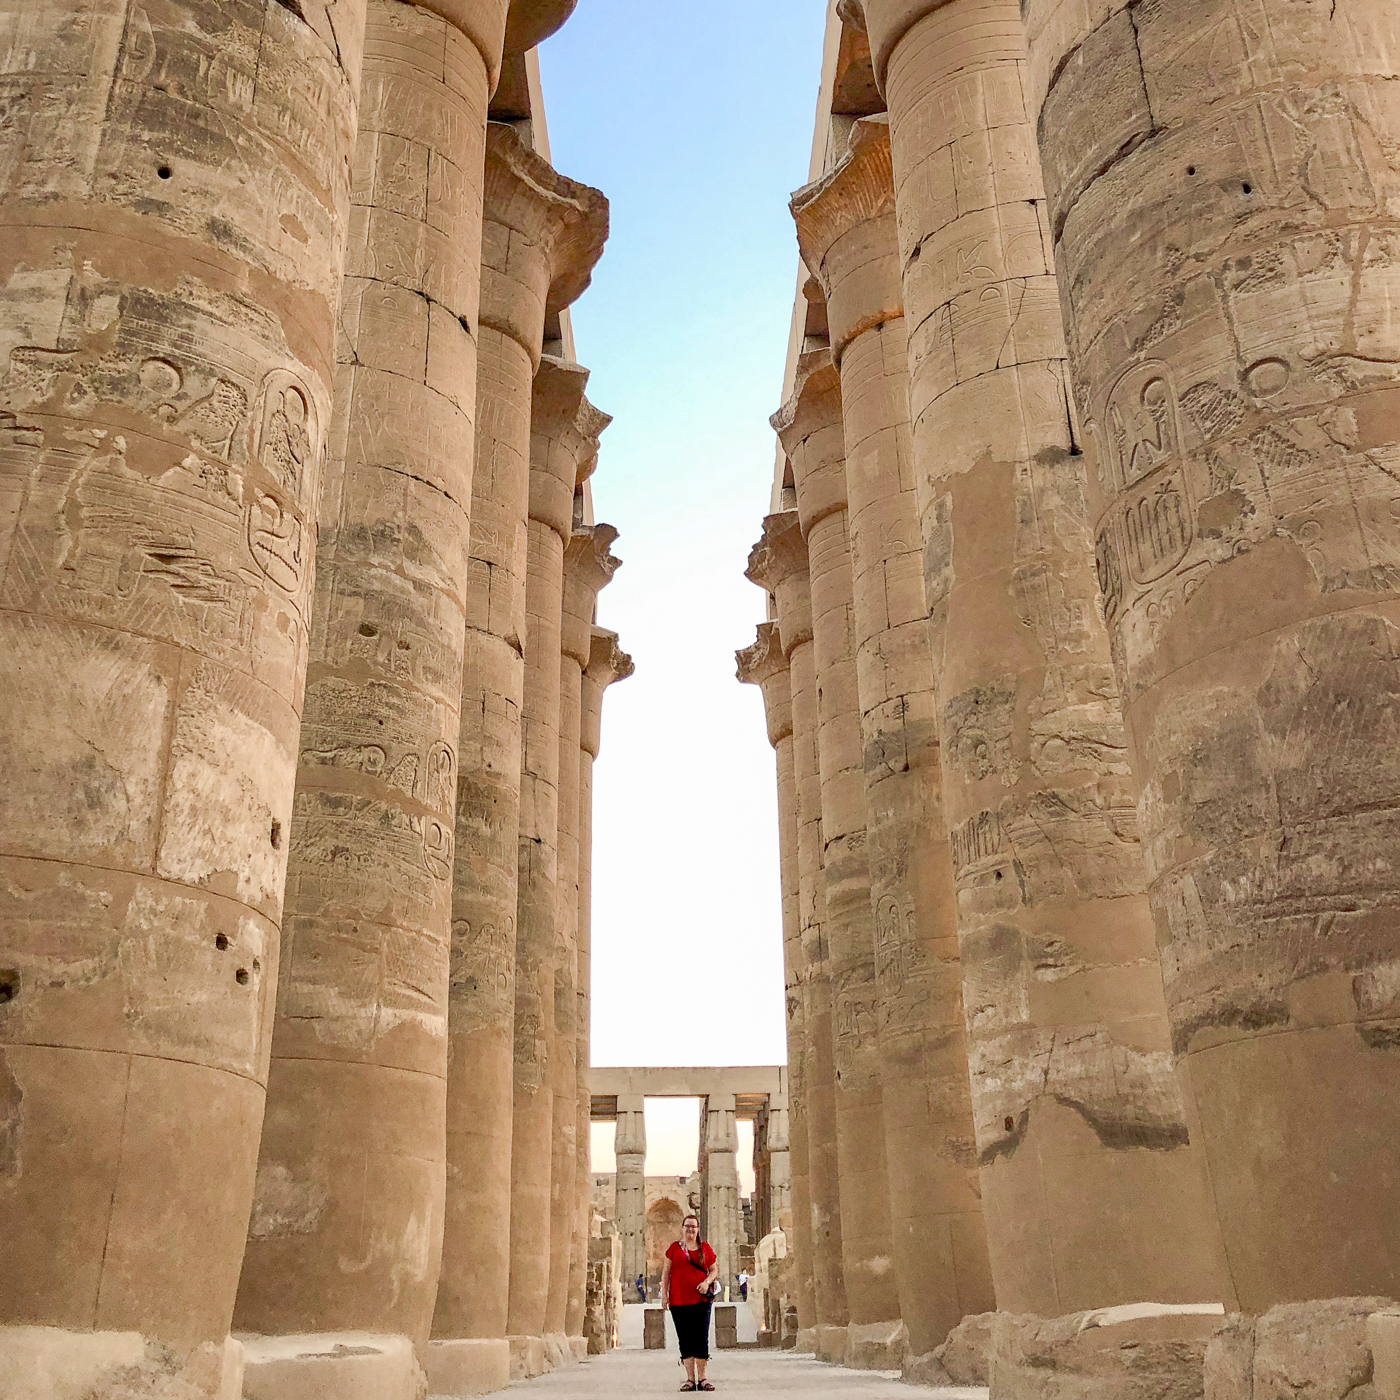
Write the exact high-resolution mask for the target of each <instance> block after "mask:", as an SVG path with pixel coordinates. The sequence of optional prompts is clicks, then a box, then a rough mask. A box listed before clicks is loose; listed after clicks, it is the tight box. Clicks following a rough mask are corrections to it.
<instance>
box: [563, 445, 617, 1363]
mask: <svg viewBox="0 0 1400 1400" xmlns="http://www.w3.org/2000/svg"><path fill="white" fill-rule="evenodd" d="M595 440H596V439H595ZM595 456H596V454H595ZM592 460H593V459H592V458H586V457H581V458H580V460H579V463H578V468H577V472H576V480H578V481H581V480H583V478H584V477H586V476H587V475H588V474H589V472H590V471H591V469H592ZM572 506H573V500H572V498H571V499H570V508H571V513H572ZM616 538H617V531H616V530H614V529H613V527H612V526H611V525H587V526H584V527H582V528H581V529H575V530H573V531H572V533H571V535H570V538H569V542H568V545H567V547H566V549H565V551H564V612H563V630H562V634H561V635H562V647H561V654H560V660H559V875H558V882H557V886H556V889H557V904H556V912H555V919H556V923H557V926H558V929H559V931H560V944H561V947H562V952H561V961H562V963H563V965H564V966H565V967H567V969H568V971H569V979H568V991H569V993H570V994H571V1000H572V1007H571V1013H570V1022H571V1037H572V1044H573V1055H572V1057H571V1060H572V1063H573V1066H574V1084H573V1087H572V1092H571V1093H569V1094H568V1095H562V1094H561V1091H560V1089H559V1088H558V1087H557V1086H556V1090H555V1092H556V1094H560V1095H561V1102H562V1101H563V1100H564V1099H567V1102H568V1103H569V1104H570V1106H571V1107H572V1110H573V1114H574V1135H573V1147H572V1153H571V1155H570V1156H569V1157H568V1158H567V1160H565V1159H563V1158H560V1159H557V1169H558V1177H557V1185H558V1187H559V1190H560V1191H562V1192H565V1193H567V1196H568V1198H569V1219H570V1226H569V1230H568V1233H567V1234H562V1233H561V1235H560V1236H559V1238H558V1240H556V1241H555V1246H556V1247H555V1252H554V1259H553V1261H552V1263H551V1274H550V1296H551V1304H552V1303H553V1294H554V1288H555V1277H554V1273H553V1270H555V1269H558V1270H560V1271H561V1273H562V1280H561V1283H562V1287H563V1289H564V1327H563V1330H564V1334H565V1335H566V1336H568V1337H570V1338H574V1337H580V1338H581V1337H582V1336H583V1314H584V1282H585V1280H584V1272H585V1268H586V1266H587V1263H588V1223H589V1217H590V1215H591V1212H592V1194H591V1192H590V1191H589V1189H588V1137H589V1122H590V1115H589V1104H590V1097H589V1088H588V967H587V961H588V959H587V954H586V951H585V950H582V949H581V948H580V946H579V939H578V931H579V918H578V903H579V817H580V811H579V807H580V796H579V793H580V769H581V766H582V761H583V751H582V749H581V748H580V744H581V743H582V739H583V672H584V668H585V667H587V665H588V662H589V659H590V656H591V653H592V649H593V617H594V614H595V612H596V611H597V603H598V594H599V592H600V590H601V589H603V588H604V587H605V586H606V585H607V583H608V582H609V581H610V580H611V579H612V576H613V574H614V573H616V571H617V568H618V566H619V564H620V563H621V560H619V559H616V558H614V557H613V555H612V553H611V546H612V543H613V541H614V540H615V539H616ZM562 984H563V981H562V979H560V980H557V981H556V983H555V987H556V991H555V1001H556V1007H557V1004H558V999H559V996H560V991H559V988H560V987H561V986H562ZM555 1024H556V1028H559V1027H560V1026H561V1023H560V1022H559V1020H558V1018H557V1017H556V1021H555ZM559 1033H560V1034H563V1031H562V1028H561V1029H560V1030H559ZM559 1143H560V1139H559V1137H558V1136H557V1135H556V1137H555V1146H556V1148H557V1147H558V1146H559ZM555 1204H556V1205H557V1198H556V1202H555ZM555 1218H556V1219H557V1218H558V1217H557V1215H556V1217H555ZM551 1228H552V1227H551ZM561 1242H562V1243H563V1245H564V1249H565V1254H564V1257H563V1258H562V1259H561V1257H560V1252H559V1249H558V1247H557V1246H558V1245H559V1244H560V1243H561Z"/></svg>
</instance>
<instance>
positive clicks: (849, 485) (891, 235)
mask: <svg viewBox="0 0 1400 1400" xmlns="http://www.w3.org/2000/svg"><path fill="white" fill-rule="evenodd" d="M792 208H793V216H794V218H795V219H796V222H797V236H798V243H799V244H800V246H801V248H802V256H803V261H804V263H805V264H806V266H807V267H809V268H810V269H812V272H813V275H814V276H816V278H817V279H818V281H819V282H820V284H821V286H822V288H823V289H824V291H825V293H826V308H827V325H828V328H829V332H830V336H831V353H832V357H833V358H834V360H835V361H836V364H837V366H838V368H839V372H840V377H841V404H842V420H843V428H844V438H845V444H846V492H847V498H848V500H849V501H850V516H849V519H850V541H851V543H850V547H851V555H852V560H853V588H854V613H853V616H854V624H855V654H856V680H857V691H858V698H859V702H860V721H861V737H862V745H863V755H864V757H863V762H862V767H863V770H864V782H865V805H866V812H867V815H868V818H869V842H870V899H871V905H872V909H873V913H874V918H875V957H876V981H877V992H878V1003H877V1007H876V1019H877V1023H878V1037H879V1047H880V1080H881V1101H882V1107H883V1117H884V1126H885V1148H886V1162H887V1167H888V1171H889V1193H890V1209H891V1228H892V1235H893V1241H894V1265H895V1279H896V1282H897V1284H898V1288H899V1300H900V1313H901V1316H902V1317H903V1319H904V1323H905V1326H906V1328H907V1329H908V1332H909V1350H910V1352H911V1354H912V1355H913V1356H916V1357H917V1356H923V1355H926V1354H927V1353H929V1352H931V1351H932V1350H933V1349H934V1347H936V1346H939V1345H941V1343H942V1342H943V1340H944V1338H945V1337H946V1336H947V1335H948V1332H949V1330H950V1329H951V1328H953V1327H955V1326H957V1324H958V1323H959V1322H960V1321H961V1320H962V1319H963V1317H965V1316H967V1315H968V1314H971V1313H980V1312H988V1311H990V1310H991V1309H993V1308H994V1307H995V1306H996V1302H995V1297H994V1295H993V1292H992V1280H991V1267H990V1264H989V1263H988V1259H987V1239H986V1230H985V1228H984V1226H983V1223H982V1202H981V1198H980V1189H979V1185H978V1180H977V1162H976V1157H975V1153H974V1151H973V1126H972V1103H971V1098H970V1093H969V1088H968V1074H967V1042H966V1038H965V1035H964V1031H963V1006H962V972H961V967H960V965H959V962H958V941H957V937H958V931H957V912H956V908H955V905H954V899H953V865H952V859H951V856H950V854H949V849H948V835H947V830H946V827H945V826H944V821H943V793H942V781H941V775H940V772H939V750H938V735H937V728H936V722H935V704H934V676H933V665H932V658H931V654H930V651H929V627H928V607H927V604H926V602H925V600H924V585H923V574H922V548H921V540H920V536H919V512H918V502H917V500H916V493H915V490H914V463H913V453H912V451H911V444H910V432H909V372H908V340H907V337H906V333H905V322H904V308H903V298H902V293H901V288H900V275H899V249H898V243H897V240H896V236H895V227H894V181H893V178H892V176H891V170H890V137H889V122H888V120H887V119H886V118H884V117H878V118H872V119H868V120H863V121H860V122H857V123H856V124H855V126H854V127H853V128H852V132H851V138H850V148H849V150H848V151H847V153H846V154H845V156H844V157H843V158H842V159H841V161H840V162H839V163H838V164H837V166H836V167H835V169H833V170H832V171H831V172H830V173H829V174H828V175H826V176H825V177H823V178H822V179H821V180H819V181H817V182H816V183H815V184H812V185H808V186H807V187H806V188H805V189H802V190H799V191H798V192H797V193H796V194H795V195H794V196H793V200H792Z"/></svg>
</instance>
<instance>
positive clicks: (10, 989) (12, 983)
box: [0, 967, 19, 1006]
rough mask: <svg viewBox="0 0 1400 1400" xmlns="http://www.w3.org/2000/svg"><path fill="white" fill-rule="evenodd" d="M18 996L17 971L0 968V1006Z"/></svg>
mask: <svg viewBox="0 0 1400 1400" xmlns="http://www.w3.org/2000/svg"><path fill="white" fill-rule="evenodd" d="M18 995H19V969H18V968H15V967H6V968H0V1006H3V1005H4V1004H5V1003H6V1002H7V1001H13V1000H14V999H15V998H16V997H17V996H18Z"/></svg>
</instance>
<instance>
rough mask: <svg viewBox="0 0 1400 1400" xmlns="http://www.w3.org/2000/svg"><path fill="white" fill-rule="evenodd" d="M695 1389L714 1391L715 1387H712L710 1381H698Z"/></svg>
mask: <svg viewBox="0 0 1400 1400" xmlns="http://www.w3.org/2000/svg"><path fill="white" fill-rule="evenodd" d="M695 1388H696V1390H713V1389H714V1386H712V1385H711V1384H710V1383H709V1381H696V1382H695Z"/></svg>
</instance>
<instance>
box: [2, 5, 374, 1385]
mask: <svg viewBox="0 0 1400 1400" xmlns="http://www.w3.org/2000/svg"><path fill="white" fill-rule="evenodd" d="M363 23H364V4H363V3H355V0H349V2H348V3H336V4H327V3H318V0H306V3H305V4H303V5H301V6H299V7H289V6H286V5H275V4H268V3H265V0H218V3H214V0H180V2H178V3H177V2H176V0H171V3H167V4H162V5H159V6H154V5H146V6H138V5H135V4H128V3H125V0H86V2H85V3H82V4H77V3H71V4H64V5H56V4H51V3H39V2H38V0H0V36H3V38H0V74H3V78H2V79H0V81H3V84H4V89H5V92H6V94H7V96H6V99H5V118H4V121H3V122H0V171H2V172H3V174H0V499H3V501H4V505H3V507H0V519H3V520H4V522H5V524H4V526H3V528H2V529H0V574H3V580H4V582H3V587H2V588H0V655H3V657H4V674H5V688H6V692H5V711H6V713H5V723H4V726H3V735H2V736H0V754H3V763H4V772H5V792H4V801H3V803H0V808H2V809H3V815H2V816H0V863H3V872H4V873H3V880H0V889H3V895H2V896H0V920H3V931H0V944H3V947H4V954H3V956H0V964H3V970H0V1231H3V1238H4V1241H5V1255H6V1258H7V1259H8V1260H9V1261H10V1263H9V1265H8V1266H7V1267H5V1268H3V1269H0V1376H3V1377H4V1382H3V1385H4V1387H5V1388H6V1393H7V1394H10V1395H15V1396H24V1397H28V1396H31V1395H32V1396H36V1397H37V1396H47V1395H50V1394H51V1393H52V1387H53V1385H54V1384H55V1383H56V1381H55V1377H62V1378H63V1382H64V1384H65V1385H67V1386H69V1387H71V1389H72V1390H73V1393H75V1394H76V1393H79V1392H84V1393H87V1392H89V1390H91V1392H92V1393H97V1392H98V1391H101V1392H103V1393H106V1392H107V1390H108V1388H109V1386H110V1385H113V1384H121V1385H123V1386H125V1385H130V1386H132V1387H137V1388H140V1387H145V1386H149V1385H156V1384H159V1383H162V1379H163V1380H164V1381H166V1382H168V1383H169V1384H171V1385H175V1386H178V1387H181V1388H182V1389H181V1393H182V1394H188V1395H191V1396H193V1395H209V1394H212V1393H213V1392H214V1391H215V1390H216V1389H217V1388H218V1386H219V1384H220V1377H221V1372H222V1370H223V1366H224V1355H225V1338H226V1336H227V1334H228V1330H229V1324H230V1319H231V1315H232V1312H233V1305H234V1297H235V1292H236V1289H237V1283H238V1270H239V1265H240V1261H241V1260H242V1257H243V1248H244V1242H245V1237H246V1229H247V1221H248V1215H249V1209H250V1205H251V1201H252V1196H253V1182H254V1169H255V1165H256V1161H257V1151H258V1138H259V1131H260V1128H261V1124H262V1114H263V1100H264V1086H265V1084H266V1079H267V1060H268V1047H269V1041H270V1037H271V1030H272V1014H273V997H274V988H275V984H276V975H275V969H276V966H277V957H278V937H279V924H280V921H281V914H282V889H283V883H284V877H285V862H286V859H287V846H288V842H287V837H288V828H289V826H290V825H291V819H292V794H293V787H294V778H295V772H296V753H297V734H298V727H299V723H300V708H301V694H302V682H303V677H304V674H305V668H306V660H307V631H308V624H309V611H310V609H309V594H310V588H311V572H312V570H311V564H312V542H313V540H314V538H315V519H316V510H317V501H318V496H319V493H320V477H321V459H322V454H323V451H324V447H325V442H326V432H327V425H328V423H329V421H330V409H331V380H332V360H333V353H334V334H333V327H334V320H335V309H336V304H337V300H338V298H339V294H340V272H341V265H342V257H343V249H344V242H345V230H346V205H347V198H348V189H349V176H350V156H351V152H352V146H353V136H354V130H355V107H356V101H357V88H358V82H359V67H360V55H361V47H362V43H361V41H362V32H363ZM37 1327H44V1328H48V1329H53V1330H50V1331H47V1332H44V1333H39V1332H36V1331H34V1330H33V1329H34V1328H37ZM76 1334H82V1335H81V1336H79V1335H76ZM233 1354H234V1355H236V1352H235V1353H233ZM109 1367H114V1368H117V1369H118V1370H119V1372H120V1374H119V1375H116V1374H114V1373H113V1372H112V1371H111V1370H109V1369H108V1368H109ZM227 1381H228V1385H229V1386H230V1388H231V1389H233V1390H235V1391H236V1390H237V1388H238V1376H237V1373H236V1366H234V1367H231V1369H230V1375H229V1376H228V1378H227Z"/></svg>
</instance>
